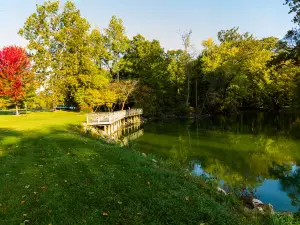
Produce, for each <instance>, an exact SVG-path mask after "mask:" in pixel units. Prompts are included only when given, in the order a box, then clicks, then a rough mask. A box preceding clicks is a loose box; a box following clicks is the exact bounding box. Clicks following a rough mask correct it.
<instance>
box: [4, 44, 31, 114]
mask: <svg viewBox="0 0 300 225" xmlns="http://www.w3.org/2000/svg"><path fill="white" fill-rule="evenodd" d="M33 84H34V74H33V73H32V72H31V71H30V60H29V58H28V55H27V53H26V51H25V49H23V48H21V47H17V46H9V47H4V48H3V49H2V50H0V96H4V97H7V98H9V99H10V100H11V101H12V102H13V103H14V104H15V106H16V115H19V111H18V105H19V104H20V103H21V102H22V101H23V100H24V99H25V98H26V95H29V93H30V92H32V91H33V90H34V85H33Z"/></svg>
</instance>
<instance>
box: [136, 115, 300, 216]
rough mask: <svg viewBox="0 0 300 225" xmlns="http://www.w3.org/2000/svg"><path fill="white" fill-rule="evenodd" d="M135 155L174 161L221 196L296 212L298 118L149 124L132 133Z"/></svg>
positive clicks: (299, 151) (299, 176) (258, 117)
mask: <svg viewBox="0 0 300 225" xmlns="http://www.w3.org/2000/svg"><path fill="white" fill-rule="evenodd" d="M131 132H132V134H131V135H133V134H134V133H136V132H138V134H139V135H135V136H134V135H133V136H134V137H136V139H135V140H134V141H133V142H134V143H133V146H134V148H135V149H136V150H138V151H141V152H144V153H148V154H149V153H151V154H154V155H157V156H159V157H162V158H172V159H175V160H179V161H180V162H182V163H183V165H185V166H186V167H187V168H189V169H190V170H191V172H192V173H194V174H195V175H202V174H206V175H208V176H210V177H213V178H215V179H216V180H217V181H218V182H219V184H220V185H221V186H223V188H224V189H225V190H228V189H229V190H230V189H232V190H242V189H244V188H246V189H247V190H251V191H252V192H253V193H254V195H255V196H256V197H257V198H259V199H260V200H261V201H263V202H264V203H271V204H272V205H273V206H274V208H275V210H276V211H293V212H297V211H298V209H299V207H300V115H299V117H298V116H297V115H287V114H282V115H274V114H265V113H256V114H253V113H243V114H240V115H238V116H235V117H209V118H203V119H199V120H167V121H163V122H149V123H146V124H144V125H143V126H142V127H141V128H139V129H138V131H136V130H132V131H131Z"/></svg>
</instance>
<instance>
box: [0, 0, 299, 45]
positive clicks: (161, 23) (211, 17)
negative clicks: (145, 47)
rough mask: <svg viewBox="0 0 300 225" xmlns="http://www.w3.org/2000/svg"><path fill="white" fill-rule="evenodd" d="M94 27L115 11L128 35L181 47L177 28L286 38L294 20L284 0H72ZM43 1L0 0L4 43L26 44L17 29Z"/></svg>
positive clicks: (198, 34) (195, 38)
mask: <svg viewBox="0 0 300 225" xmlns="http://www.w3.org/2000/svg"><path fill="white" fill-rule="evenodd" d="M74 2H75V3H76V5H77V7H78V8H79V9H80V10H81V13H82V15H83V16H84V17H86V18H87V19H88V20H89V22H90V23H91V24H92V26H94V27H99V28H104V27H106V26H107V24H108V22H109V19H110V18H111V16H112V15H116V16H118V17H121V18H122V19H123V21H124V25H125V26H126V31H127V35H128V36H129V37H132V36H134V35H135V34H137V33H141V34H142V35H144V36H145V37H146V38H147V39H158V40H159V41H160V42H161V45H162V46H163V47H164V48H166V49H175V48H181V42H180V37H179V34H178V33H179V32H180V31H184V30H187V29H192V31H193V34H192V43H193V45H194V46H195V47H196V49H197V50H199V49H201V42H202V41H203V40H205V39H207V38H209V37H212V38H216V34H217V32H218V31H219V30H221V29H229V28H232V27H234V26H239V27H240V30H241V31H242V32H245V31H249V32H250V33H253V34H254V35H255V36H256V37H259V38H260V37H265V36H276V37H279V38H280V37H283V36H284V35H285V33H286V31H287V30H288V29H290V28H292V27H293V26H294V25H293V23H292V22H291V20H292V15H289V14H288V11H289V9H288V7H287V6H284V5H283V2H284V0H250V1H249V0H209V1H208V0H151V1H147V0H74ZM37 3H38V4H41V3H43V0H0V47H3V46H5V45H22V46H25V45H26V41H25V40H23V39H22V38H21V37H19V35H18V34H17V31H18V29H19V28H20V27H22V26H23V24H24V22H25V20H26V18H27V17H28V16H29V15H30V14H31V13H33V12H34V11H35V5H36V4H37Z"/></svg>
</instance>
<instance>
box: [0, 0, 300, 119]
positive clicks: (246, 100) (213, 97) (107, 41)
mask: <svg viewBox="0 0 300 225" xmlns="http://www.w3.org/2000/svg"><path fill="white" fill-rule="evenodd" d="M286 4H287V5H289V6H290V9H291V13H296V16H295V18H294V22H295V24H296V28H294V29H292V30H291V31H288V33H287V35H286V37H285V38H284V39H283V40H279V39H277V38H275V37H266V38H262V39H258V38H256V37H255V36H254V35H252V34H249V33H240V32H239V30H238V28H232V29H229V30H222V31H220V32H219V33H218V34H217V37H218V38H217V41H213V40H212V39H208V40H205V41H203V51H202V52H201V53H200V54H199V55H195V53H194V51H193V48H192V46H191V43H190V38H191V35H192V32H191V31H189V32H186V33H183V34H181V36H180V37H178V38H181V40H182V46H183V47H182V49H178V50H168V51H166V50H165V49H163V48H162V47H161V45H160V43H159V41H158V40H152V41H150V40H147V39H146V38H145V37H143V36H142V35H141V34H138V35H136V36H134V37H133V38H132V39H130V38H129V37H127V36H126V30H125V27H124V26H123V23H122V20H121V19H119V18H117V17H115V16H113V17H112V19H111V20H110V23H109V25H108V28H105V29H96V28H91V25H90V24H89V22H88V21H87V20H86V19H85V18H84V17H82V16H81V14H80V11H79V10H78V9H77V8H76V6H75V5H74V3H72V2H69V1H68V2H66V3H65V5H64V6H63V7H62V9H61V8H60V4H59V2H58V1H48V2H45V3H44V4H43V5H37V8H36V12H35V13H33V14H32V15H30V16H29V17H28V19H27V20H26V22H25V24H24V27H23V28H22V29H20V31H19V34H20V35H21V36H22V37H24V38H25V39H26V40H28V45H27V51H28V53H29V55H30V58H31V61H32V71H33V72H34V74H35V77H36V81H37V84H38V85H36V87H37V90H36V96H33V97H31V98H27V99H26V101H25V100H24V102H26V104H29V105H30V106H31V107H33V108H55V107H56V106H58V105H67V106H75V107H77V108H78V109H79V110H82V111H95V110H119V109H124V108H126V107H132V106H134V107H142V108H144V111H145V113H146V114H150V115H168V114H170V115H175V114H176V115H183V114H187V113H189V112H196V113H211V114H212V113H233V112H237V111H239V110H244V109H260V110H269V111H270V110H274V111H278V110H282V109H296V108H298V107H299V106H300V86H299V85H300V76H299V74H300V73H299V72H300V70H299V69H300V67H299V65H300V61H299V60H300V59H299V53H300V31H299V29H300V28H299V24H300V19H299V15H300V10H299V1H298V0H286ZM24 102H20V104H24ZM9 103H10V101H9V98H7V96H6V97H2V98H1V99H0V107H3V106H7V105H9Z"/></svg>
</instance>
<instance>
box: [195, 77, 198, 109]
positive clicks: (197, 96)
mask: <svg viewBox="0 0 300 225" xmlns="http://www.w3.org/2000/svg"><path fill="white" fill-rule="evenodd" d="M195 100H196V110H198V80H197V79H196V98H195Z"/></svg>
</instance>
